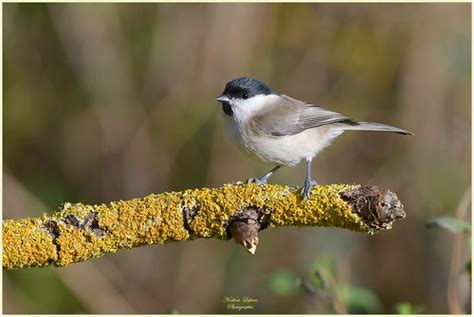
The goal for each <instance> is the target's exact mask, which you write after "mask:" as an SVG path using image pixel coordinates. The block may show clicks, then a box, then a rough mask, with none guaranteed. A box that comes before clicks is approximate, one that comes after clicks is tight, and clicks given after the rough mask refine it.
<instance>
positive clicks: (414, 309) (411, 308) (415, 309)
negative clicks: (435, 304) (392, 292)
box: [395, 302, 424, 315]
mask: <svg viewBox="0 0 474 317" xmlns="http://www.w3.org/2000/svg"><path fill="white" fill-rule="evenodd" d="M423 309H424V308H423V305H412V304H410V303H406V302H403V303H398V304H397V305H396V306H395V312H396V313H397V314H400V315H413V314H421V313H422V312H423Z"/></svg>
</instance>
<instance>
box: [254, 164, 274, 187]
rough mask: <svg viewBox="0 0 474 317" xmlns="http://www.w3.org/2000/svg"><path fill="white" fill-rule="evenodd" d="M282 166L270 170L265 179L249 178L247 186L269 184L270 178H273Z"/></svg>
mask: <svg viewBox="0 0 474 317" xmlns="http://www.w3.org/2000/svg"><path fill="white" fill-rule="evenodd" d="M280 167H281V166H280V165H277V166H275V167H274V168H272V169H271V170H270V172H268V173H267V174H265V175H264V176H263V177H261V178H249V179H248V180H247V184H251V183H254V184H259V185H263V184H266V183H267V180H268V178H269V177H270V176H272V174H273V173H275V172H276V171H277V170H278V169H279V168H280Z"/></svg>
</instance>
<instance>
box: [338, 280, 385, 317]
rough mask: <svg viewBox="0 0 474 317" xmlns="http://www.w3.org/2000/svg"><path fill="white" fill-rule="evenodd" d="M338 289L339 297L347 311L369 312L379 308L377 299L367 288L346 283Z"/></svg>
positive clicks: (374, 311) (378, 310) (377, 310)
mask: <svg viewBox="0 0 474 317" xmlns="http://www.w3.org/2000/svg"><path fill="white" fill-rule="evenodd" d="M340 291H341V298H342V300H343V302H344V304H345V306H346V307H347V308H348V312H349V313H352V314H354V313H358V314H360V313H364V314H371V313H376V312H380V310H381V304H380V301H379V299H378V298H377V296H376V295H375V294H374V293H373V292H372V291H371V290H369V289H367V288H364V287H358V286H353V285H347V286H345V287H344V286H342V287H340Z"/></svg>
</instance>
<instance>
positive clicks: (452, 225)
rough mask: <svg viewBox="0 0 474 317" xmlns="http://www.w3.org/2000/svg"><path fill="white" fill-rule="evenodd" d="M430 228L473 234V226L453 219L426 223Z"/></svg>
mask: <svg viewBox="0 0 474 317" xmlns="http://www.w3.org/2000/svg"><path fill="white" fill-rule="evenodd" d="M426 225H427V226H428V227H437V228H442V229H445V230H447V231H449V232H451V233H462V232H471V224H470V223H468V222H466V221H464V220H460V219H456V218H452V217H440V218H435V219H433V220H430V221H428V222H427V223H426Z"/></svg>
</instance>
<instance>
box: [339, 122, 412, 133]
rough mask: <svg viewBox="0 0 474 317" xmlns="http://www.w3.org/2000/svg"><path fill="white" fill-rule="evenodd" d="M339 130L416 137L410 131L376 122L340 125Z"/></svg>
mask: <svg viewBox="0 0 474 317" xmlns="http://www.w3.org/2000/svg"><path fill="white" fill-rule="evenodd" d="M338 128H340V129H341V130H343V131H381V132H394V133H400V134H404V135H415V134H414V133H412V132H410V131H406V130H403V129H400V128H397V127H392V126H390V125H386V124H381V123H375V122H354V123H351V124H340V125H338Z"/></svg>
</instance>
